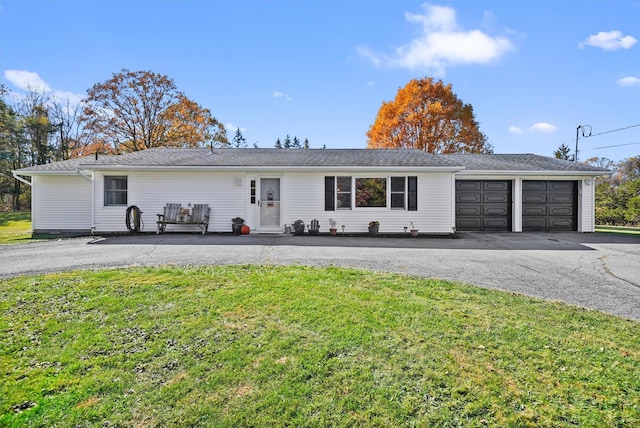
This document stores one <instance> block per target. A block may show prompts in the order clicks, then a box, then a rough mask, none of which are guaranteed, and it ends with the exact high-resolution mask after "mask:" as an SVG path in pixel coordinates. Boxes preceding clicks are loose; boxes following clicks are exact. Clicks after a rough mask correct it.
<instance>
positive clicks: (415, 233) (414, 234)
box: [411, 229, 418, 237]
mask: <svg viewBox="0 0 640 428" xmlns="http://www.w3.org/2000/svg"><path fill="white" fill-rule="evenodd" d="M411 236H413V237H416V236H418V229H411Z"/></svg>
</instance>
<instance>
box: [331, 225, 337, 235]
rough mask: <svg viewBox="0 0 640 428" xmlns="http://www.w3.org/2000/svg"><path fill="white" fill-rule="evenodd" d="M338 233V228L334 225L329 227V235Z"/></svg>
mask: <svg viewBox="0 0 640 428" xmlns="http://www.w3.org/2000/svg"><path fill="white" fill-rule="evenodd" d="M337 233H338V229H336V228H335V227H332V228H330V229H329V235H335V234H337Z"/></svg>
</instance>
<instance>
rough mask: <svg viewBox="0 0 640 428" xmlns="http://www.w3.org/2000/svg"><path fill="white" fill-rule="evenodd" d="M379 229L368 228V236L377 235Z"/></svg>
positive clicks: (374, 227)
mask: <svg viewBox="0 0 640 428" xmlns="http://www.w3.org/2000/svg"><path fill="white" fill-rule="evenodd" d="M379 228H380V226H369V235H373V236H375V235H377V234H378V229H379Z"/></svg>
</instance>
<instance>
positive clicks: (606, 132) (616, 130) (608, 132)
mask: <svg viewBox="0 0 640 428" xmlns="http://www.w3.org/2000/svg"><path fill="white" fill-rule="evenodd" d="M638 126H640V123H638V124H636V125H630V126H625V127H624V128H618V129H612V130H611V131H604V132H599V133H597V134H593V135H589V137H584V138H591V137H597V136H598V135H604V134H611V133H612V132H618V131H624V130H625V129H630V128H636V127H638ZM634 144H635V143H634ZM612 147H613V146H612Z"/></svg>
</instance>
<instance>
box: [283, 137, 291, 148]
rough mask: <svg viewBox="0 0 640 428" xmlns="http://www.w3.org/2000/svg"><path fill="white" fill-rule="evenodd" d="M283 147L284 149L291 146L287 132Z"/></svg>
mask: <svg viewBox="0 0 640 428" xmlns="http://www.w3.org/2000/svg"><path fill="white" fill-rule="evenodd" d="M284 148H285V149H290V148H291V137H289V134H287V136H286V137H285V138H284Z"/></svg>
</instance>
